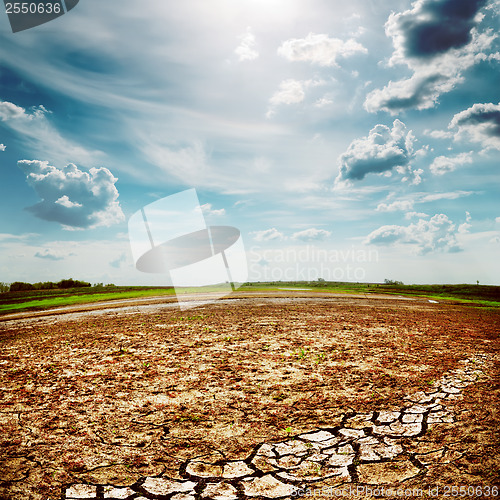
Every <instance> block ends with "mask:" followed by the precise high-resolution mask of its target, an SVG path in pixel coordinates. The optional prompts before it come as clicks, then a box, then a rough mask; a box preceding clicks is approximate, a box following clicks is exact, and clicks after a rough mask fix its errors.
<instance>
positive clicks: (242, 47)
mask: <svg viewBox="0 0 500 500" xmlns="http://www.w3.org/2000/svg"><path fill="white" fill-rule="evenodd" d="M240 40H241V42H240V44H239V45H238V47H236V49H235V50H234V53H235V54H236V55H237V56H238V59H239V60H240V61H253V60H254V59H257V58H258V57H259V53H258V52H257V51H256V50H255V45H256V43H255V35H254V34H253V33H252V29H251V28H250V27H248V28H247V30H246V32H245V33H244V34H243V35H241V36H240Z"/></svg>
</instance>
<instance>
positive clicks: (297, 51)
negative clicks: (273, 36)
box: [278, 33, 368, 66]
mask: <svg viewBox="0 0 500 500" xmlns="http://www.w3.org/2000/svg"><path fill="white" fill-rule="evenodd" d="M358 52H360V53H365V54H366V53H367V52H368V50H367V49H366V48H365V47H363V45H361V44H360V43H359V42H357V41H356V40H354V39H353V38H350V39H349V40H347V41H343V40H340V39H339V38H330V37H329V36H328V35H326V34H315V33H309V34H308V35H307V36H306V37H305V38H292V39H290V40H286V41H285V42H283V43H282V44H281V46H280V47H279V48H278V55H280V56H282V57H284V58H285V59H288V60H289V61H303V62H310V63H313V64H318V65H320V66H338V63H337V58H339V57H349V56H352V55H354V54H356V53H358Z"/></svg>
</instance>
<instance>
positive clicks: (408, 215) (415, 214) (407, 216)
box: [405, 212, 429, 219]
mask: <svg viewBox="0 0 500 500" xmlns="http://www.w3.org/2000/svg"><path fill="white" fill-rule="evenodd" d="M413 217H418V218H420V219H422V218H423V217H429V216H428V215H427V214H426V213H424V212H407V213H406V214H405V219H413Z"/></svg>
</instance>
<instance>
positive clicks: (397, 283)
mask: <svg viewBox="0 0 500 500" xmlns="http://www.w3.org/2000/svg"><path fill="white" fill-rule="evenodd" d="M384 283H385V284H386V285H404V283H403V282H402V281H396V280H388V279H387V278H386V279H385V280H384Z"/></svg>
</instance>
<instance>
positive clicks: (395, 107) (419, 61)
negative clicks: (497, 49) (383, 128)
mask: <svg viewBox="0 0 500 500" xmlns="http://www.w3.org/2000/svg"><path fill="white" fill-rule="evenodd" d="M485 3H486V0H419V1H417V2H414V3H413V5H412V7H411V9H408V10H406V11H404V12H399V13H392V14H391V15H390V16H389V18H388V20H387V23H386V25H385V30H386V34H387V36H390V37H391V38H392V42H393V45H394V53H393V55H392V57H391V59H390V65H395V64H405V65H407V66H408V67H409V68H410V69H411V70H412V71H413V75H412V76H411V77H410V78H407V79H402V80H398V81H390V82H389V83H388V84H387V85H386V86H385V87H383V88H382V89H375V90H373V91H372V92H370V93H369V94H368V95H367V97H366V100H365V109H366V110H367V111H370V112H376V111H378V110H383V111H387V112H389V113H392V114H397V113H399V112H400V111H402V110H405V109H428V108H432V107H434V106H435V104H436V103H437V102H438V99H439V96H440V95H441V94H443V93H445V92H449V91H451V90H452V89H454V88H455V87H456V86H457V85H458V84H459V83H461V82H462V81H463V79H464V78H463V73H464V72H465V70H467V69H468V68H470V67H471V66H473V65H474V64H475V63H476V62H478V61H481V60H485V59H488V57H489V56H488V55H487V54H486V53H485V51H488V50H489V49H490V47H491V45H492V44H493V41H494V40H495V38H496V37H497V35H496V34H494V33H493V32H491V31H488V30H485V31H484V32H480V31H479V28H478V25H479V23H480V20H481V18H480V16H479V17H478V16H477V13H478V12H479V10H480V9H481V8H482V7H483V6H484V5H485Z"/></svg>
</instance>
